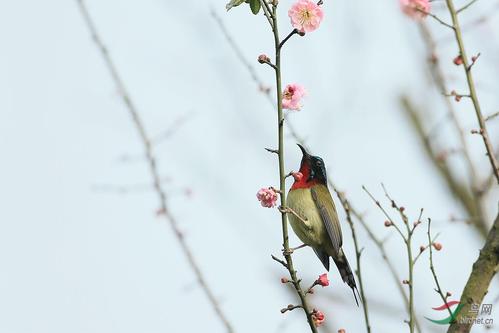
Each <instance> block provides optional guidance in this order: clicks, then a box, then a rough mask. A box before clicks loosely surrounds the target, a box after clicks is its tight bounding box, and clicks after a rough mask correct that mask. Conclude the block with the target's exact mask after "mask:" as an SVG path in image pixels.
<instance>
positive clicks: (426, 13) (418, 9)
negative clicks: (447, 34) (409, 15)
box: [415, 7, 454, 30]
mask: <svg viewBox="0 0 499 333" xmlns="http://www.w3.org/2000/svg"><path fill="white" fill-rule="evenodd" d="M415 9H416V10H417V11H418V12H421V13H423V14H425V15H428V16H429V17H431V18H433V19H434V20H435V21H437V22H438V23H440V24H442V25H443V26H445V27H447V28H449V29H452V30H454V27H453V26H452V25H450V24H449V23H447V22H445V21H444V20H442V19H441V18H439V17H438V16H437V15H435V14H432V13H430V12H427V11H425V10H423V9H421V8H418V7H415Z"/></svg>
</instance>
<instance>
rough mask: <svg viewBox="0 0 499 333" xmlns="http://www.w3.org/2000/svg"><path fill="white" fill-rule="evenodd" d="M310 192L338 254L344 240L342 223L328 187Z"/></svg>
mask: <svg viewBox="0 0 499 333" xmlns="http://www.w3.org/2000/svg"><path fill="white" fill-rule="evenodd" d="M310 190H311V193H312V199H313V200H314V202H315V205H316V207H317V209H318V210H319V214H320V216H321V218H322V222H323V223H324V226H325V227H326V230H327V233H328V235H329V238H330V239H331V243H332V244H333V249H334V250H335V252H338V251H339V249H340V248H341V246H342V245H343V239H342V236H341V226H340V221H339V220H338V214H337V213H336V207H335V206H334V202H333V198H332V197H331V193H329V190H328V189H327V187H326V186H325V185H322V184H319V185H316V186H313V187H312V188H311V189H310Z"/></svg>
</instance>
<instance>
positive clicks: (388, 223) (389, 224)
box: [385, 220, 393, 227]
mask: <svg viewBox="0 0 499 333" xmlns="http://www.w3.org/2000/svg"><path fill="white" fill-rule="evenodd" d="M392 224H393V223H392V222H390V221H388V220H386V221H385V227H390V226H391V225H392Z"/></svg>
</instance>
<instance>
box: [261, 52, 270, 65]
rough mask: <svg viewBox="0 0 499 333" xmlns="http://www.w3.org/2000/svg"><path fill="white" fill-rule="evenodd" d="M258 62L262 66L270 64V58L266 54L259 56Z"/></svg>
mask: <svg viewBox="0 0 499 333" xmlns="http://www.w3.org/2000/svg"><path fill="white" fill-rule="evenodd" d="M258 62H259V63H261V64H265V63H267V62H270V58H269V57H268V55H266V54H260V55H259V56H258Z"/></svg>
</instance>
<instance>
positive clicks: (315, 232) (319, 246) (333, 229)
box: [287, 144, 360, 306]
mask: <svg viewBox="0 0 499 333" xmlns="http://www.w3.org/2000/svg"><path fill="white" fill-rule="evenodd" d="M298 146H299V147H300V149H301V151H302V153H303V157H302V160H301V165H300V173H301V175H302V176H301V177H295V182H294V184H293V186H292V187H291V189H290V190H289V193H288V198H287V206H288V208H290V209H291V213H290V214H288V216H289V222H290V223H291V227H292V228H293V231H294V232H295V234H296V235H297V236H298V238H300V240H301V241H302V242H303V243H304V244H305V245H308V246H310V247H311V248H313V249H314V252H315V254H316V255H317V257H319V259H320V260H321V262H322V264H323V265H324V267H325V268H326V269H327V270H328V271H329V257H332V258H333V260H334V263H335V264H336V267H338V271H339V272H340V274H341V277H342V279H343V282H345V283H347V284H348V285H349V286H350V288H352V292H353V296H354V297H355V302H356V303H357V306H358V305H359V302H358V300H357V296H356V295H355V292H356V291H357V294H359V291H358V289H357V285H356V284H355V278H354V276H353V273H352V269H351V268H350V265H349V264H348V260H347V257H346V256H345V253H344V252H343V250H342V248H341V246H342V245H343V239H342V235H341V226H340V222H339V220H338V214H337V213H336V208H335V206H334V202H333V198H332V197H331V193H329V189H328V188H327V176H326V167H325V165H324V161H323V160H322V158H320V157H318V156H312V155H310V154H309V153H308V152H307V151H306V150H305V148H303V146H301V145H300V144H298ZM359 297H360V294H359Z"/></svg>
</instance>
